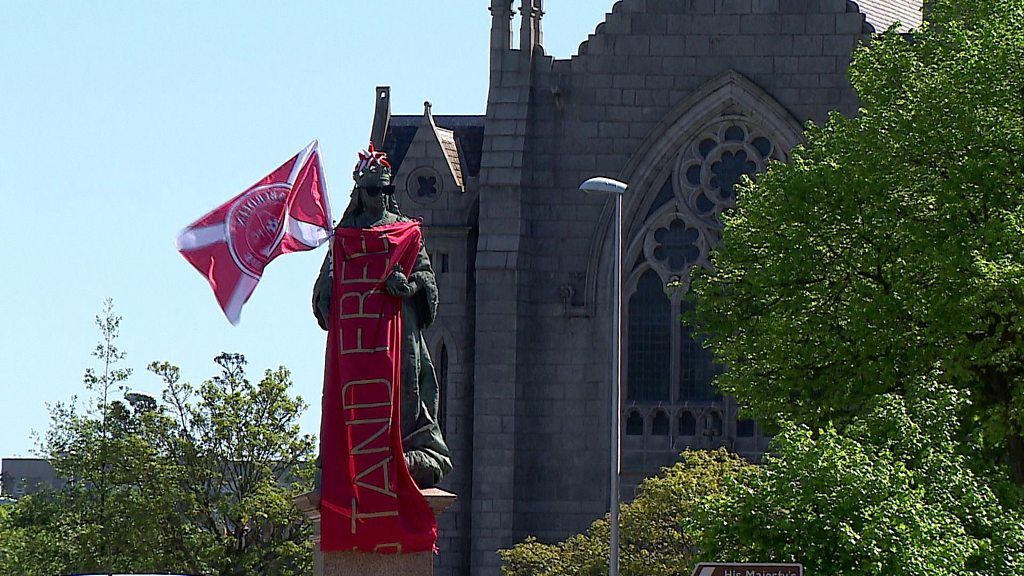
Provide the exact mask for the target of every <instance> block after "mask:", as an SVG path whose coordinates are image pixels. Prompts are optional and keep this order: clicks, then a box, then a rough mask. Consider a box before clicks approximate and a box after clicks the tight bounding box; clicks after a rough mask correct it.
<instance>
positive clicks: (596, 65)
mask: <svg viewBox="0 0 1024 576" xmlns="http://www.w3.org/2000/svg"><path fill="white" fill-rule="evenodd" d="M920 10H921V2H920V0H916V1H914V0H861V1H860V2H856V3H855V2H849V1H847V0H622V1H620V2H618V3H616V4H615V5H614V6H613V7H612V8H611V12H610V13H609V14H608V15H607V16H606V19H605V21H604V22H603V23H600V24H598V25H597V28H596V31H595V33H594V34H592V35H590V37H589V38H588V39H586V41H585V42H583V43H582V44H581V45H580V48H579V51H578V54H577V55H575V56H573V57H571V58H569V59H565V60H561V59H555V58H552V57H550V56H548V55H547V54H545V52H544V48H543V37H542V16H543V14H544V12H543V6H542V0H521V5H520V6H516V7H513V6H512V0H491V2H490V16H491V34H490V90H489V94H488V97H487V108H486V110H487V111H486V114H485V115H483V116H464V115H441V114H437V115H435V114H434V113H433V111H432V110H431V107H430V105H429V104H427V105H426V107H425V110H424V111H423V113H422V114H416V115H402V116H399V115H394V116H392V115H391V113H390V105H389V97H390V93H389V90H388V89H387V88H380V89H378V91H377V94H376V99H377V105H376V113H375V117H374V119H373V128H372V131H373V134H374V137H375V141H376V142H377V143H378V147H379V148H383V149H385V150H386V151H387V152H388V153H389V155H390V157H391V159H392V164H393V165H394V167H395V176H396V177H395V184H396V186H397V189H398V192H397V193H398V194H399V202H400V204H401V206H402V209H403V211H404V212H405V213H406V214H409V215H411V216H417V217H422V218H423V221H424V223H425V230H426V242H427V248H428V250H429V252H430V256H431V259H432V262H433V266H434V269H435V272H436V274H437V278H438V282H439V288H440V291H441V297H442V304H441V308H440V312H439V317H438V321H437V322H436V323H435V325H434V326H433V327H431V329H430V332H429V342H428V343H429V345H430V348H431V353H432V357H433V359H434V364H435V366H436V367H437V370H438V372H439V374H438V376H439V378H440V380H441V382H442V387H443V388H442V399H441V418H440V419H441V424H442V426H443V429H444V432H445V435H446V438H447V441H448V444H449V446H450V447H451V449H452V452H453V456H454V464H455V471H454V473H452V474H451V475H450V476H449V477H448V478H447V479H446V480H445V481H444V483H443V484H442V487H444V488H446V489H448V490H450V491H452V492H455V493H456V494H458V497H459V500H458V502H457V504H456V506H455V507H454V508H453V509H452V510H450V511H449V512H447V513H446V514H445V515H443V516H442V517H441V526H440V528H441V540H440V542H439V546H440V548H441V552H440V556H439V557H438V558H437V560H436V562H437V570H438V573H439V574H453V575H454V574H459V575H463V574H473V575H486V576H492V575H497V574H498V573H499V570H498V567H499V560H498V557H497V555H496V554H495V550H497V549H499V548H503V547H508V546H511V545H513V544H514V543H516V542H518V541H520V540H522V539H523V538H524V537H525V536H527V535H535V536H537V537H539V538H540V539H542V540H545V541H554V540H556V539H561V538H564V537H566V536H568V535H569V534H571V533H573V532H578V531H580V530H582V529H584V528H586V527H587V526H588V525H589V524H590V522H591V521H593V520H594V519H595V518H597V517H599V516H601V515H602V514H604V513H606V512H607V511H608V468H609V433H608V430H609V421H610V410H609V402H608V397H609V395H610V388H609V387H610V369H609V368H610V360H609V358H610V351H611V338H610V334H609V326H610V322H611V318H610V308H611V296H612V293H611V288H610V287H611V285H612V278H611V276H610V274H611V271H610V268H611V263H612V261H613V260H612V253H611V249H612V247H611V237H612V235H611V225H612V206H611V203H610V200H608V199H607V198H601V197H595V196H587V195H585V194H583V193H581V192H579V191H578V190H577V187H578V186H579V184H580V183H581V182H582V181H584V180H586V179H587V178H590V177H593V176H609V177H613V178H617V179H619V180H622V181H625V182H628V183H629V191H628V193H627V195H626V196H625V206H624V216H623V218H624V229H623V230H624V231H623V250H624V254H623V266H624V277H623V294H622V296H623V313H624V315H625V317H624V319H623V332H622V338H623V353H624V361H623V377H622V386H623V396H622V414H621V423H622V427H621V438H622V457H623V460H622V466H623V489H622V490H623V497H625V498H629V497H631V495H632V490H633V487H635V485H636V484H637V482H639V480H640V479H641V478H643V477H644V476H648V475H651V474H653V473H655V472H657V470H658V469H659V467H661V466H663V465H667V464H670V463H671V462H672V461H673V460H674V459H675V458H676V456H677V455H678V453H679V452H680V451H682V450H683V449H685V448H686V447H694V448H717V447H720V446H725V447H727V448H729V449H730V450H733V451H735V452H737V453H739V454H741V455H743V456H745V457H747V458H749V459H751V460H755V461H756V460H757V459H759V457H760V455H761V454H762V453H763V451H764V449H765V447H766V445H767V439H766V438H765V437H764V436H763V435H762V432H761V430H759V428H758V426H757V425H756V424H755V423H754V422H751V421H748V420H743V419H739V418H738V410H737V406H736V403H735V401H734V400H733V399H731V398H729V397H727V396H726V397H722V396H720V395H717V394H716V393H715V391H714V389H713V388H712V387H711V380H712V378H713V376H714V375H715V373H716V371H718V370H719V369H720V367H718V366H717V365H716V364H715V362H714V360H713V358H712V357H711V355H710V354H709V353H708V352H707V351H705V350H703V349H702V347H701V346H700V344H699V342H696V341H695V340H694V339H693V337H692V334H691V331H690V330H689V329H688V328H687V327H686V326H684V325H683V324H681V323H680V322H679V321H678V318H679V315H680V313H681V312H683V311H684V309H685V307H686V304H685V302H681V301H680V290H679V289H671V288H667V287H666V286H667V285H668V284H670V283H671V284H673V285H676V286H678V285H681V286H683V289H684V290H685V287H686V286H687V283H688V282H689V278H690V270H691V269H692V268H693V267H694V266H706V265H707V263H708V256H709V251H711V250H713V249H714V247H715V246H716V244H718V242H719V241H720V238H721V229H722V225H721V223H720V220H719V215H720V214H721V212H722V211H723V210H727V209H728V208H729V207H730V206H733V205H734V203H735V202H737V201H739V202H742V201H743V198H742V196H741V197H740V198H738V199H737V197H736V192H735V190H734V185H735V184H736V183H737V182H738V181H739V180H740V178H741V176H742V175H744V174H747V175H751V176H754V175H756V174H757V173H758V172H760V171H761V170H763V169H764V167H765V164H766V163H767V162H769V161H770V160H779V161H786V160H787V159H788V156H789V151H790V150H791V149H792V148H793V147H794V146H795V145H797V144H798V143H799V142H800V141H801V133H802V127H803V126H804V124H805V123H806V122H807V121H815V122H819V123H820V122H824V121H825V119H826V117H827V115H828V113H829V112H830V111H838V112H840V113H842V114H846V115H853V114H855V113H856V112H857V106H858V101H857V97H856V94H855V93H854V91H853V89H852V87H851V86H850V83H849V81H848V79H847V76H846V72H847V69H848V66H849V63H850V60H851V55H852V52H853V50H854V48H855V46H857V44H858V43H859V42H862V41H865V40H866V39H868V38H870V35H871V34H872V33H874V32H875V31H879V32H880V31H882V30H885V29H887V28H888V27H889V26H890V25H891V24H892V23H893V22H895V21H899V22H901V23H902V28H901V30H903V31H906V30H908V29H911V28H913V27H916V26H917V25H919V24H920V22H921V13H920ZM514 26H515V27H517V29H518V42H517V45H513V44H512V38H513V34H512V30H513V27H514ZM422 96H423V97H424V98H429V96H430V95H429V94H424V95H422ZM381 140H383V142H381Z"/></svg>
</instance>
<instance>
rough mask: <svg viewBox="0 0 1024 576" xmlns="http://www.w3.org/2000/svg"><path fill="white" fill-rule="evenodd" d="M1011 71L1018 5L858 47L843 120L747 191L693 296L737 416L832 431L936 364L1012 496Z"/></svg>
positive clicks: (952, 17)
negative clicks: (850, 104)
mask: <svg viewBox="0 0 1024 576" xmlns="http://www.w3.org/2000/svg"><path fill="white" fill-rule="evenodd" d="M1022 61H1024V1H1022V0H970V1H968V0H935V1H934V2H932V3H931V11H930V13H929V23H928V24H926V25H925V26H924V27H923V28H922V30H921V31H920V32H918V33H915V34H914V37H913V39H912V41H908V40H907V39H905V38H903V37H901V36H899V35H896V34H894V33H889V34H884V35H882V36H880V37H878V38H876V39H874V40H873V41H872V42H871V43H870V44H869V45H868V46H866V47H862V48H861V49H859V50H858V51H857V53H856V56H855V59H854V62H853V65H852V67H851V78H852V81H853V84H854V86H855V88H856V90H857V93H858V95H859V96H860V99H861V102H862V108H861V110H860V114H859V116H858V117H856V118H844V117H842V116H839V115H833V116H832V117H830V119H829V121H828V123H827V124H826V125H824V126H820V127H815V126H811V127H810V128H809V129H808V131H807V133H806V138H807V142H806V144H805V145H804V146H801V147H798V148H797V149H796V150H794V151H793V153H792V158H791V161H790V162H789V163H788V164H775V165H773V166H771V167H770V168H769V170H768V171H767V173H766V174H764V175H763V176H762V177H761V178H760V180H759V182H758V183H757V184H756V185H752V184H750V183H749V182H748V184H747V185H746V187H745V188H744V189H743V191H742V194H741V200H740V202H739V205H738V207H737V209H736V210H735V211H734V212H732V213H731V214H729V215H727V216H726V217H725V219H724V220H725V231H724V248H723V249H721V250H718V251H717V252H716V253H715V255H714V258H713V262H714V268H715V272H714V273H712V274H710V275H708V274H704V275H702V276H703V277H702V278H700V279H698V280H697V281H696V282H695V284H694V289H695V292H696V295H697V302H698V306H699V313H698V315H697V317H696V319H697V321H698V323H699V326H700V328H701V329H702V331H703V332H704V333H706V334H707V335H708V340H709V342H710V344H711V347H712V348H713V349H714V350H715V352H716V354H717V355H718V357H719V359H720V360H721V361H722V362H723V363H725V364H727V365H728V366H729V370H728V371H727V372H726V373H725V374H723V375H722V376H720V377H719V379H718V384H719V386H720V388H721V389H723V390H724V391H725V392H728V393H731V394H734V395H736V396H737V398H739V399H740V401H741V402H742V403H743V404H744V405H745V407H746V408H747V409H748V410H749V412H748V413H749V414H751V415H753V416H754V417H756V418H758V419H759V420H761V421H762V422H764V423H766V424H769V425H770V424H773V423H781V422H786V421H789V422H797V423H804V424H807V425H808V426H809V427H810V428H811V429H817V428H825V427H827V426H829V425H834V426H836V427H837V429H838V430H840V431H841V430H843V428H844V426H845V425H846V423H848V422H849V421H850V420H851V419H853V418H855V417H856V416H858V415H861V414H863V413H864V412H865V410H866V409H867V407H868V406H869V405H870V404H871V402H872V400H873V399H874V398H875V397H876V396H877V395H879V394H885V393H890V392H891V393H896V394H903V393H904V392H905V387H906V385H907V383H908V382H912V381H915V380H916V379H917V378H920V377H922V376H924V375H926V374H930V373H931V372H932V371H933V370H934V369H936V368H938V369H939V371H940V374H941V377H942V378H943V379H945V380H946V381H947V382H950V383H953V384H955V385H956V386H957V387H958V388H959V389H961V390H963V391H965V392H967V393H968V398H969V402H965V403H964V404H962V405H961V406H960V407H959V409H961V410H963V411H964V414H963V416H964V418H962V420H961V421H962V422H963V424H964V426H965V429H964V431H963V433H962V435H961V438H960V440H963V439H965V438H967V437H968V436H969V435H971V434H972V433H973V431H974V430H978V429H981V430H983V431H984V435H983V440H984V442H983V443H982V444H977V443H970V444H969V446H970V449H971V450H972V453H974V454H977V455H978V456H979V459H982V457H983V458H984V459H987V461H988V462H995V461H1001V462H1006V463H1008V464H1009V471H1010V473H1009V477H1011V478H1012V479H1013V480H1014V481H1015V482H1016V483H1018V484H1024V436H1022V429H1024V386H1022V382H1024V316H1022V314H1021V309H1022V308H1021V307H1022V305H1024V251H1022V250H1021V246H1024V194H1022V193H1021V190H1022V189H1024V92H1022V88H1021V87H1022V86H1024V68H1022V67H1021V66H1020V63H1021V62H1022ZM964 446H968V444H964Z"/></svg>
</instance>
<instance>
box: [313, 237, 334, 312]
mask: <svg viewBox="0 0 1024 576" xmlns="http://www.w3.org/2000/svg"><path fill="white" fill-rule="evenodd" d="M332 248H333V247H332ZM331 259H332V250H328V251H327V256H326V257H324V263H323V265H322V266H320V275H319V276H317V277H316V282H314V283H313V316H316V321H317V323H318V324H320V327H321V328H323V329H324V330H327V320H328V318H330V317H331V291H332V290H333V283H332V281H331V268H332V260H331Z"/></svg>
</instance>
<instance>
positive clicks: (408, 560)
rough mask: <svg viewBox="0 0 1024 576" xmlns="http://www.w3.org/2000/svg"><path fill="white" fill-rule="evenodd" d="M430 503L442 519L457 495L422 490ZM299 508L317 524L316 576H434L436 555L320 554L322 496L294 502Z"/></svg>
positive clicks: (314, 530)
mask: <svg viewBox="0 0 1024 576" xmlns="http://www.w3.org/2000/svg"><path fill="white" fill-rule="evenodd" d="M422 493H423V497H424V498H426V499H427V504H429V505H430V509H431V510H433V511H434V517H435V518H436V517H437V516H440V515H441V513H442V512H444V511H445V510H447V509H448V508H449V507H450V506H451V505H452V504H454V503H455V494H452V493H451V492H445V491H444V490H441V489H440V488H427V489H426V490H423V491H422ZM294 503H295V507H296V508H298V509H299V510H300V511H302V513H303V514H305V515H306V517H307V518H309V519H310V520H311V521H312V522H313V542H314V545H315V550H314V552H313V564H314V568H313V574H314V575H315V576H349V575H352V576H392V575H395V574H401V575H408V576H432V575H433V573H434V554H433V553H432V552H416V553H413V554H368V553H365V552H326V553H325V552H321V551H320V493H319V492H309V493H306V494H303V495H301V496H298V497H296V498H295V500H294Z"/></svg>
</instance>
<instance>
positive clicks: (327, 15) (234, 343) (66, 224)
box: [0, 0, 611, 457]
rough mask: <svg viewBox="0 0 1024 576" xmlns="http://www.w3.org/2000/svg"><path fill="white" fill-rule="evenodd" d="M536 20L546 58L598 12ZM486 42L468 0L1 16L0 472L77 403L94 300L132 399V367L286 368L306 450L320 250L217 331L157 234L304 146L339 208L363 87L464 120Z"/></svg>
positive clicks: (195, 281) (194, 377)
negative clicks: (302, 403) (237, 364)
mask: <svg viewBox="0 0 1024 576" xmlns="http://www.w3.org/2000/svg"><path fill="white" fill-rule="evenodd" d="M516 4H517V5H518V2H516ZM546 4H547V5H546V8H547V16H546V17H545V19H544V31H545V40H546V41H545V47H546V48H547V51H548V53H550V54H553V55H554V56H556V57H559V58H566V57H569V56H570V55H572V54H574V53H575V51H576V49H577V47H578V46H579V43H580V42H582V41H583V40H584V39H585V38H586V36H587V34H589V33H591V32H593V30H594V28H595V26H596V25H597V24H598V23H599V22H601V21H602V20H603V14H604V12H605V11H607V10H610V9H611V0H549V1H548V2H547V3H546ZM371 8H372V12H371ZM489 26H490V15H489V13H488V11H487V2H486V1H485V0H475V1H471V0H445V1H444V2H440V3H438V2H409V1H404V2H399V1H397V0H373V1H367V0H364V1H362V2H353V1H350V0H340V1H338V0H336V1H333V2H328V1H324V2H302V1H297V2H287V3H282V2H257V1H246V2H241V1H218V2H209V1H207V0H202V1H198V0H196V1H177V2H170V1H147V2H138V1H127V0H126V1H117V2H115V1H102V2H77V1H74V2H73V1H67V2H49V1H42V0H35V1H32V2H17V1H15V0H0V55H2V56H0V200H2V201H3V207H4V211H5V216H6V217H5V222H4V224H3V226H0V247H2V249H3V253H4V255H5V256H4V258H3V261H2V264H0V278H2V281H0V309H2V310H3V316H2V317H3V329H2V330H0V456H3V457H8V456H31V455H33V450H34V446H35V443H34V441H33V440H32V438H31V432H32V431H36V432H38V433H40V434H42V433H43V432H45V430H46V428H47V426H48V413H47V410H46V404H47V403H53V402H57V401H67V400H69V399H70V398H71V396H72V395H75V394H78V395H83V394H85V391H84V387H83V385H82V373H83V371H84V370H85V369H86V368H87V367H90V366H96V363H95V360H94V359H93V358H92V357H91V356H90V352H91V351H92V349H93V347H94V345H95V343H96V341H97V339H98V337H99V332H98V331H97V329H96V327H95V326H94V324H93V319H94V317H95V316H96V314H98V313H99V312H100V309H101V307H102V303H103V300H104V299H105V298H108V297H109V298H113V300H114V304H115V308H116V311H117V313H118V314H120V315H121V316H123V317H124V321H123V323H122V328H121V346H122V348H123V349H124V350H125V351H126V352H127V354H128V359H127V365H128V366H130V367H132V368H134V370H135V374H134V375H133V376H132V379H131V381H130V382H129V386H130V387H132V388H135V389H140V390H145V391H149V392H151V393H154V394H155V393H157V392H158V391H159V388H160V386H159V382H158V380H157V379H156V377H155V376H152V375H151V374H149V373H148V372H146V371H145V366H146V364H147V363H149V362H150V361H152V360H168V361H170V362H172V363H175V364H177V365H179V366H181V368H182V372H183V374H184V376H185V377H186V379H188V380H191V381H193V382H195V383H198V382H200V381H202V380H204V379H206V378H208V377H210V376H211V375H213V374H214V373H215V368H216V366H215V365H214V364H213V362H212V358H213V357H214V356H215V355H217V354H218V353H219V352H221V351H229V352H241V353H244V354H245V355H246V357H247V358H248V360H249V367H250V375H252V376H255V377H258V376H259V375H260V374H262V372H263V370H264V369H266V368H272V367H277V366H279V365H284V366H287V367H288V368H290V369H291V370H292V373H293V378H294V382H295V387H294V392H296V393H298V394H300V395H302V396H303V397H304V398H305V399H306V401H307V402H308V403H309V404H310V405H311V408H310V409H309V410H308V411H307V412H306V414H305V415H304V416H303V419H302V426H303V429H304V430H305V431H306V432H310V433H316V432H317V429H318V428H319V401H320V388H321V381H322V370H323V356H324V350H323V347H324V334H323V332H321V331H320V329H319V328H318V327H317V325H316V322H315V321H314V320H313V317H312V315H311V313H310V304H309V300H310V291H311V286H312V282H313V279H314V277H315V276H316V273H317V270H318V268H319V263H320V260H321V259H322V258H323V252H322V251H321V250H317V251H314V252H308V253H303V254H295V255H289V256H285V257H282V258H279V259H278V260H276V261H274V262H273V263H272V264H271V265H270V267H269V268H268V269H267V272H266V275H265V276H264V278H263V280H262V282H261V283H260V285H259V287H258V288H257V289H256V292H255V294H254V295H253V297H252V299H251V300H250V301H249V303H248V305H247V306H246V307H245V309H244V310H243V312H242V321H241V324H240V325H239V326H238V327H232V326H231V325H230V324H229V323H228V322H227V320H225V319H224V316H223V314H222V313H221V312H220V309H219V308H218V307H217V305H216V302H215V300H214V298H213V295H212V293H211V291H210V289H209V287H208V285H207V284H206V282H205V280H204V279H203V278H202V277H200V276H199V274H197V273H196V272H195V271H194V270H193V269H192V268H191V267H190V266H189V265H188V264H187V263H186V262H185V260H184V259H182V258H181V257H180V255H178V253H177V252H176V251H175V249H174V238H175V236H176V234H177V233H178V231H179V230H180V229H181V228H182V227H184V226H185V225H187V224H188V223H190V222H192V221H193V220H195V219H196V218H198V217H199V216H201V215H202V214H204V213H205V212H206V211H208V210H210V209H212V208H213V207H215V206H217V205H218V204H220V203H222V202H223V201H225V200H227V199H229V198H230V197H232V196H234V195H235V194H238V193H239V192H241V191H242V190H244V189H245V188H247V187H248V186H249V185H250V184H251V183H252V182H254V181H255V180H257V179H258V178H260V177H262V176H263V175H264V174H266V173H267V172H269V171H270V170H272V169H273V168H276V167H277V166H278V165H280V164H281V163H282V162H284V161H285V160H287V159H288V158H290V157H291V156H292V155H293V154H295V153H296V152H298V151H299V150H300V149H301V148H302V147H303V146H305V145H306V144H307V143H308V142H309V141H310V140H312V139H314V138H319V139H320V143H321V149H322V152H323V156H324V164H325V168H326V172H327V177H328V180H329V184H330V186H331V189H332V191H333V194H332V196H333V203H334V206H335V207H336V209H340V207H342V206H344V199H345V198H346V197H347V195H348V192H349V190H350V184H351V181H350V177H349V173H350V170H351V166H352V164H353V163H354V161H355V152H356V151H357V150H358V149H360V148H362V147H363V146H365V144H366V139H367V136H368V133H369V129H370V121H371V116H372V107H373V95H374V92H373V90H374V87H375V86H376V85H378V84H379V85H390V86H391V87H392V110H393V112H394V113H396V114H419V113H421V112H422V110H423V108H422V106H423V104H422V103H423V101H424V100H430V101H431V102H433V104H434V108H433V110H434V113H435V114H479V113H482V112H483V111H484V106H485V102H486V94H487V55H488V47H487V40H488V31H489Z"/></svg>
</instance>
